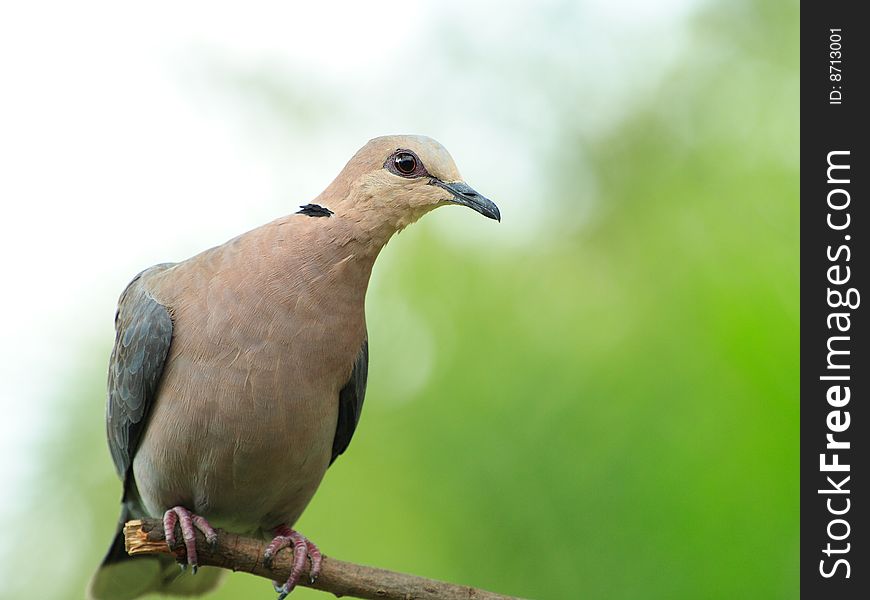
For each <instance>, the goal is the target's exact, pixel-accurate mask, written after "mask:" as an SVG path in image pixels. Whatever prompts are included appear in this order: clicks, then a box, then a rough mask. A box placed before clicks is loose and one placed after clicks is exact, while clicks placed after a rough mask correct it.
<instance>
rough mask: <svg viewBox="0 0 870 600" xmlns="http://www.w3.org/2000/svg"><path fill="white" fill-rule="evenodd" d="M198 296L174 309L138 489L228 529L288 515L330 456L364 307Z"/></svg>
mask: <svg viewBox="0 0 870 600" xmlns="http://www.w3.org/2000/svg"><path fill="white" fill-rule="evenodd" d="M203 300H204V301H203V302H202V303H201V304H200V305H199V306H195V305H183V304H182V305H181V306H179V307H178V308H177V309H176V314H175V319H174V320H175V329H174V331H173V341H172V346H171V349H170V356H169V358H168V360H167V363H166V368H165V370H164V375H163V380H162V382H161V387H160V390H159V393H158V399H157V402H156V403H155V407H154V413H153V414H152V418H151V423H150V424H149V427H148V431H147V432H146V435H145V438H144V439H143V443H142V446H141V447H140V450H139V452H138V453H137V458H136V462H137V464H136V465H135V466H134V468H135V469H136V471H137V473H136V476H137V483H138V484H139V486H140V492H142V495H143V499H144V500H145V502H146V505H148V508H149V510H165V508H167V507H168V506H166V505H173V504H174V503H178V504H185V505H189V506H192V507H194V510H195V512H200V513H201V514H204V515H205V516H207V517H208V516H211V518H213V519H215V520H216V521H217V522H218V523H219V524H221V523H223V524H224V525H225V526H227V527H230V528H232V529H236V530H244V529H255V528H259V527H270V526H273V525H277V524H278V523H283V522H287V521H292V520H295V519H296V518H297V517H298V516H299V514H300V513H301V511H302V509H303V508H304V507H305V505H306V504H307V503H308V501H309V500H310V498H311V496H312V495H313V493H314V491H315V490H316V488H317V486H318V484H319V483H320V480H321V479H322V477H323V474H324V472H325V471H326V468H327V466H328V464H329V459H330V456H331V448H332V442H333V438H334V436H335V430H336V422H337V418H338V394H339V390H340V389H341V387H342V386H343V385H344V384H345V383H346V381H347V379H348V377H349V375H350V372H351V369H352V365H353V361H354V359H355V357H356V354H357V352H358V351H359V347H360V346H361V344H362V342H363V339H364V338H365V324H364V318H363V316H362V306H359V307H358V308H356V307H345V308H343V309H341V308H339V309H329V308H328V307H326V306H324V305H323V303H318V302H317V301H316V299H314V298H310V297H304V296H300V298H299V300H298V302H296V303H294V305H293V306H290V307H288V306H287V304H286V303H278V302H270V301H269V299H268V297H263V295H259V296H257V295H247V296H246V295H245V294H238V293H236V294H225V295H224V296H223V297H222V299H221V301H220V302H218V301H216V299H215V297H214V294H212V295H211V296H208V295H206V296H205V297H204V299H203ZM240 306H244V307H245V308H244V310H238V308H239V307H240ZM231 307H232V308H235V309H234V310H230V308H231ZM191 457H193V459H192V460H191ZM140 472H141V474H140ZM143 487H144V488H147V489H141V488H143Z"/></svg>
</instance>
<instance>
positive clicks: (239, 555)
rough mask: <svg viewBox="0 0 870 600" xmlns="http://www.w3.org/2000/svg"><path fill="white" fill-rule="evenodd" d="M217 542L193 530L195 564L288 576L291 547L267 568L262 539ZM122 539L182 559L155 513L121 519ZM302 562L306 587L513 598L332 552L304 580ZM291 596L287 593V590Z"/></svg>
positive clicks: (376, 599) (397, 595)
mask: <svg viewBox="0 0 870 600" xmlns="http://www.w3.org/2000/svg"><path fill="white" fill-rule="evenodd" d="M217 532H218V543H217V546H216V547H215V548H214V549H212V548H211V547H210V546H209V544H208V543H206V541H205V538H204V537H203V536H202V534H201V533H200V532H199V531H197V532H196V550H197V553H198V555H199V564H200V566H212V567H221V568H223V569H230V570H232V571H245V572H247V573H252V574H254V575H257V576H259V577H265V578H266V579H269V580H273V579H274V580H278V581H282V580H285V579H287V577H289V576H290V566H291V563H292V557H293V553H292V552H286V551H285V552H279V553H278V554H277V555H276V556H275V560H274V563H273V568H272V569H269V568H267V567H266V566H265V565H264V564H263V561H262V558H263V553H264V552H265V551H266V543H265V542H262V541H260V540H255V539H252V538H247V537H242V536H239V535H235V534H233V533H229V532H227V531H224V530H222V529H218V530H217ZM124 543H125V546H126V549H127V553H128V554H129V555H130V556H136V555H138V554H160V553H163V554H171V555H173V556H174V557H175V558H176V560H184V559H185V558H186V553H185V549H184V544H179V546H180V547H179V548H175V549H170V548H169V546H168V545H167V543H166V540H165V538H164V536H163V522H162V521H160V520H158V519H144V520H135V521H127V523H126V524H125V525H124ZM307 569H308V565H307V564H306V572H305V573H303V575H302V577H301V581H300V585H305V586H308V587H312V588H314V589H317V590H322V591H324V592H330V593H332V594H335V595H336V596H353V597H355V598H368V599H371V600H384V599H387V600H436V599H439V600H511V599H513V600H516V599H515V598H513V597H512V596H502V595H501V594H495V593H493V592H487V591H484V590H479V589H476V588H472V587H468V586H463V585H456V584H453V583H445V582H442V581H435V580H434V579H426V578H424V577H417V576H415V575H406V574H404V573H396V572H394V571H387V570H385V569H376V568H373V567H365V566H362V565H357V564H353V563H348V562H344V561H340V560H336V559H334V558H328V557H324V558H323V567H322V569H321V572H320V577H318V578H317V581H316V582H315V583H313V584H310V583H309V579H308V572H307ZM291 597H292V596H291Z"/></svg>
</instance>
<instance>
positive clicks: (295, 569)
mask: <svg viewBox="0 0 870 600" xmlns="http://www.w3.org/2000/svg"><path fill="white" fill-rule="evenodd" d="M290 547H292V548H293V566H292V567H291V569H290V577H288V578H287V581H286V582H285V583H284V584H283V585H282V584H281V583H279V582H277V581H276V582H273V583H274V585H275V591H276V592H278V600H284V598H286V597H287V594H289V593H290V592H292V591H293V588H295V587H296V584H297V583H299V577H301V576H302V569H304V568H305V557H306V556H307V557H308V560H310V561H311V570H310V571H309V578H310V580H311V583H314V582H315V581H316V580H317V576H318V575H320V565H321V564H322V562H323V555H322V554H321V553H320V549H319V548H318V547H317V546H316V545H315V544H314V542H312V541H311V540H309V539H308V538H306V537H305V536H304V535H302V534H301V533H299V532H298V531H294V530H293V529H290V528H289V527H287V526H286V525H281V526H279V527H276V528H275V538H274V539H273V540H272V541H271V542H270V543H269V545H268V546H267V547H266V553H265V555H264V560H263V563H264V564H265V565H266V567H268V568H270V569H271V568H272V560H273V559H274V558H275V554H277V553H278V551H279V550H281V549H282V548H290Z"/></svg>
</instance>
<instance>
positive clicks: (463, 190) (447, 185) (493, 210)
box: [429, 177, 501, 221]
mask: <svg viewBox="0 0 870 600" xmlns="http://www.w3.org/2000/svg"><path fill="white" fill-rule="evenodd" d="M429 184H430V185H437V186H438V187H440V188H444V189H445V190H447V191H448V192H450V193H451V194H453V202H455V203H456V204H461V205H462V206H467V207H468V208H471V209H474V210H476V211H477V212H479V213H480V214H482V215H483V216H484V217H489V218H490V219H495V220H496V221H501V213H500V212H499V211H498V206H496V205H495V202H493V201H492V200H490V199H489V198H487V197H485V196H481V195H480V194H478V193H477V192H475V191H474V190H473V189H471V186H469V185H468V184H467V183H465V182H464V181H453V182H445V181H441V180H440V179H435V178H434V177H433V178H432V179H430V180H429Z"/></svg>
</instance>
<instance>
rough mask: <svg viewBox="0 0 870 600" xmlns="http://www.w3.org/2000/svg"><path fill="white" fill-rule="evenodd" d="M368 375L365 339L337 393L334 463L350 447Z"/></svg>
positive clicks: (367, 346) (333, 444)
mask: <svg viewBox="0 0 870 600" xmlns="http://www.w3.org/2000/svg"><path fill="white" fill-rule="evenodd" d="M368 375H369V341H368V339H366V340H365V341H364V342H363V345H362V348H360V351H359V354H358V355H357V357H356V362H355V363H354V365H353V372H352V373H351V374H350V379H349V380H348V382H347V383H346V384H345V385H344V387H343V388H341V391H340V392H339V393H338V424H337V425H336V427H335V438H334V439H333V440H332V459H331V460H330V461H329V464H332V463H333V462H335V459H336V458H338V455H339V454H342V453H343V452H344V451H345V450H347V447H348V446H349V445H350V440H351V438H352V437H353V432H354V431H355V430H356V425H357V423H359V416H360V413H362V407H363V400H365V397H366V382H367V381H368Z"/></svg>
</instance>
